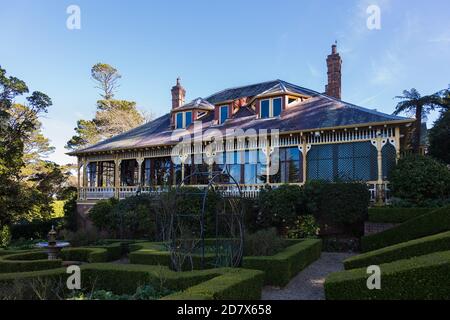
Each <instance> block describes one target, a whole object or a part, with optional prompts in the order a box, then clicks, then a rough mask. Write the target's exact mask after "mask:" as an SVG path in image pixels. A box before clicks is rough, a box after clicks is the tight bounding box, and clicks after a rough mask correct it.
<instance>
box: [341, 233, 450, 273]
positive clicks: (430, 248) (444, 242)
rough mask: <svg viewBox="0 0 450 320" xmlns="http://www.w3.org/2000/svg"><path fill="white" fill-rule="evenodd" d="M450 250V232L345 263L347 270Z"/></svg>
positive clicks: (356, 257)
mask: <svg viewBox="0 0 450 320" xmlns="http://www.w3.org/2000/svg"><path fill="white" fill-rule="evenodd" d="M446 250H450V231H448V232H444V233H439V234H436V235H433V236H428V237H424V238H419V239H416V240H411V241H407V242H403V243H399V244H396V245H393V246H390V247H386V248H382V249H378V250H375V251H370V252H367V253H363V254H360V255H358V256H354V257H351V258H349V259H347V260H345V261H344V267H345V269H346V270H348V269H355V268H361V267H367V266H370V265H379V264H382V263H387V262H392V261H395V260H400V259H407V258H412V257H417V256H421V255H424V254H429V253H433V252H437V251H446Z"/></svg>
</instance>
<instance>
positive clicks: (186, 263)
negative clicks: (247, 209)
mask: <svg viewBox="0 0 450 320" xmlns="http://www.w3.org/2000/svg"><path fill="white" fill-rule="evenodd" d="M226 168H227V166H226V165H225V166H224V169H223V170H222V171H213V172H200V171H198V170H195V171H194V172H193V173H192V174H190V175H188V176H187V177H185V178H184V179H183V181H182V182H181V183H180V184H178V186H177V188H176V195H175V201H174V208H173V210H174V214H172V215H171V216H172V219H171V229H170V233H169V234H170V240H169V251H170V253H171V264H172V268H173V269H175V270H177V271H181V270H193V269H198V268H200V269H205V268H219V267H237V266H240V265H241V262H242V254H243V236H244V226H243V203H242V192H241V189H240V186H239V184H238V183H237V182H236V180H235V179H234V178H233V177H232V176H231V175H230V173H229V171H228V170H227V169H226ZM205 177H206V178H207V179H208V184H207V186H206V187H205V188H204V189H200V188H197V187H189V186H185V184H186V183H187V182H188V181H191V179H193V178H194V179H199V178H203V179H204V178H205ZM224 187H225V188H224ZM227 187H232V188H231V190H232V191H231V192H230V189H229V188H227ZM233 189H234V190H233Z"/></svg>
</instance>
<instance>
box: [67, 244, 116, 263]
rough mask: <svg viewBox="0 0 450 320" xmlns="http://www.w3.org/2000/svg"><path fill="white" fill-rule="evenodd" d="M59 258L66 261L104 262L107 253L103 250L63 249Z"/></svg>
mask: <svg viewBox="0 0 450 320" xmlns="http://www.w3.org/2000/svg"><path fill="white" fill-rule="evenodd" d="M61 257H62V258H63V259H64V260H66V261H83V262H90V263H94V262H106V261H108V251H107V250H106V249H104V248H94V247H93V248H65V249H62V250H61Z"/></svg>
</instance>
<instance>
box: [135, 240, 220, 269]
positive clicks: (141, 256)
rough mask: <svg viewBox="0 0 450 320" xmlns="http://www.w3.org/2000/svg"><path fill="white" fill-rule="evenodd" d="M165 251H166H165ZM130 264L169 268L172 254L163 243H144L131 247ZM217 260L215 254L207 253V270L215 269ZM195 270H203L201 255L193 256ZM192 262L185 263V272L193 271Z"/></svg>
mask: <svg viewBox="0 0 450 320" xmlns="http://www.w3.org/2000/svg"><path fill="white" fill-rule="evenodd" d="M163 250H164V251H163ZM130 251H131V253H130V254H129V258H130V263H132V264H144V265H160V266H169V265H170V264H171V259H170V252H169V251H166V250H165V247H164V244H163V243H162V242H144V243H137V244H132V245H130ZM215 260H216V256H215V254H211V253H210V254H208V253H206V254H205V256H204V264H205V268H208V267H213V266H214V263H215ZM192 265H193V267H194V270H198V269H201V267H202V258H201V256H200V255H196V254H193V255H192ZM191 268H192V267H191V262H190V261H187V260H186V261H185V263H184V265H183V270H186V271H187V270H191Z"/></svg>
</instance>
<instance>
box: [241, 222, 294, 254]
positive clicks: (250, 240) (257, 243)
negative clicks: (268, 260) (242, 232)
mask: <svg viewBox="0 0 450 320" xmlns="http://www.w3.org/2000/svg"><path fill="white" fill-rule="evenodd" d="M284 244H285V241H284V240H283V239H282V238H281V237H280V236H278V234H277V230H276V229H275V228H271V229H266V230H260V231H257V232H256V233H254V234H249V235H247V236H246V237H244V255H246V256H271V255H274V254H275V253H278V252H279V251H280V250H281V249H283V248H284Z"/></svg>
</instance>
